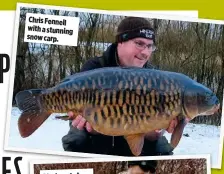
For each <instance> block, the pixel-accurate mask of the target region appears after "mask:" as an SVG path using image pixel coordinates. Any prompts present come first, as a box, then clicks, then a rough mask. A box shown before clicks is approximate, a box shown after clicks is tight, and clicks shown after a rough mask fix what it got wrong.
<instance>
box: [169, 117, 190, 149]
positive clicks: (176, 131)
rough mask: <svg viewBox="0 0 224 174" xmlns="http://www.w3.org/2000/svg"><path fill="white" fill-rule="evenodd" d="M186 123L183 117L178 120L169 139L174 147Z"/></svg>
mask: <svg viewBox="0 0 224 174" xmlns="http://www.w3.org/2000/svg"><path fill="white" fill-rule="evenodd" d="M186 124H187V121H186V119H185V118H183V119H181V120H178V124H177V126H176V127H175V129H174V131H173V133H172V136H171V140H170V144H171V146H172V147H173V148H175V147H176V146H177V145H178V144H179V142H180V139H181V137H182V134H183V131H184V128H185V126H186Z"/></svg>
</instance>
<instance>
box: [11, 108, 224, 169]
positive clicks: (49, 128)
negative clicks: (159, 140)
mask: <svg viewBox="0 0 224 174" xmlns="http://www.w3.org/2000/svg"><path fill="white" fill-rule="evenodd" d="M20 113H21V112H20V111H19V109H18V108H17V107H13V108H12V112H11V121H10V130H9V131H10V134H9V138H8V147H10V148H22V149H24V148H25V149H28V150H29V151H30V150H33V151H34V150H46V151H48V150H49V151H64V150H63V147H62V142H61V138H62V137H63V136H64V135H65V134H67V132H68V130H69V126H68V122H67V121H62V120H56V119H55V118H54V115H53V114H52V116H51V117H49V118H48V119H47V120H46V121H45V122H44V123H43V124H42V126H41V127H40V128H39V129H38V130H36V131H35V132H34V133H33V134H32V135H31V136H30V137H28V138H21V136H20V134H19V132H18V126H17V121H18V118H19V115H20ZM220 130H221V128H220V127H218V126H210V125H205V124H192V123H189V124H187V126H186V127H185V129H184V133H183V134H188V135H189V136H183V137H182V139H181V141H180V143H179V145H178V146H177V147H176V149H175V150H174V155H195V154H196V155H199V154H200V155H202V154H211V166H212V167H216V166H218V164H219V162H220V160H221V159H219V157H220V156H219V154H220V153H221V151H220V150H221V149H220V143H221V142H220ZM165 136H166V137H167V139H168V141H170V137H171V134H168V133H165Z"/></svg>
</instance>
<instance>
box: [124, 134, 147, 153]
mask: <svg viewBox="0 0 224 174" xmlns="http://www.w3.org/2000/svg"><path fill="white" fill-rule="evenodd" d="M125 139H126V141H127V142H128V145H129V147H130V149H131V152H132V153H133V154H134V155H135V156H138V155H140V154H141V152H142V148H143V145H144V134H134V135H128V136H125Z"/></svg>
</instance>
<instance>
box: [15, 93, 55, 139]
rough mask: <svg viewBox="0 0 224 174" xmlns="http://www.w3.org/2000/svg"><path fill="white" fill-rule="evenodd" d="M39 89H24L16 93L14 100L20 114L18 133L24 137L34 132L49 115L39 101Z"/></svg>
mask: <svg viewBox="0 0 224 174" xmlns="http://www.w3.org/2000/svg"><path fill="white" fill-rule="evenodd" d="M41 92H42V90H41V89H30V90H24V91H21V92H19V93H17V94H16V96H15V100H16V104H17V106H18V108H19V109H20V110H22V114H21V115H20V117H19V120H18V127H19V133H20V135H21V136H22V137H23V138H25V137H28V136H30V135H31V134H32V133H33V132H35V131H36V130H37V129H38V128H39V127H40V126H41V125H42V124H43V122H44V121H45V120H46V119H47V118H48V117H49V116H50V115H51V112H49V111H46V110H45V109H44V106H43V104H42V103H41V101H40V95H41Z"/></svg>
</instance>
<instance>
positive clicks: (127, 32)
mask: <svg viewBox="0 0 224 174" xmlns="http://www.w3.org/2000/svg"><path fill="white" fill-rule="evenodd" d="M136 37H142V38H146V39H152V40H153V41H154V43H155V33H154V29H153V28H152V26H151V24H150V22H149V21H148V20H146V19H144V18H141V17H126V18H125V19H123V20H122V21H121V22H120V24H119V25H118V28H117V33H116V42H124V41H128V40H130V39H134V38H136Z"/></svg>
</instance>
